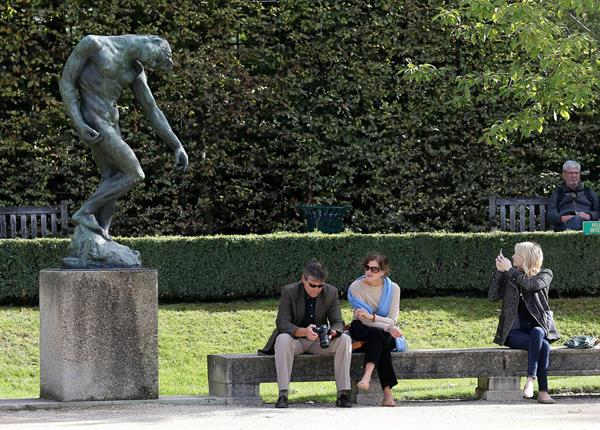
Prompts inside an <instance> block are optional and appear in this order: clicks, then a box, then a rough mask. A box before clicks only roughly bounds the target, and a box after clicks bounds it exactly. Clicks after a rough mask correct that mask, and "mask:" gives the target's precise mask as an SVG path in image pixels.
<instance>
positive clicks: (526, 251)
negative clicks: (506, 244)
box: [515, 242, 544, 277]
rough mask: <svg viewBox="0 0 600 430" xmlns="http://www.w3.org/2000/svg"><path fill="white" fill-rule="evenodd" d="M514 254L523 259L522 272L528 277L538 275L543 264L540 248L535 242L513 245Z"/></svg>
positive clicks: (542, 254)
mask: <svg viewBox="0 0 600 430" xmlns="http://www.w3.org/2000/svg"><path fill="white" fill-rule="evenodd" d="M515 254H517V255H518V256H519V257H522V258H523V270H524V271H525V274H526V275H527V276H529V277H532V276H535V275H537V274H538V273H540V270H541V269H542V263H543V262H544V253H543V252H542V247H541V246H540V245H539V244H538V243H535V242H521V243H517V244H516V245H515Z"/></svg>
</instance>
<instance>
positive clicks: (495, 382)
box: [475, 376, 523, 402]
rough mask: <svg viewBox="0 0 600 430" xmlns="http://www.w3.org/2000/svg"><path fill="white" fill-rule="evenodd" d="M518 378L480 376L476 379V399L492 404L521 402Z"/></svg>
mask: <svg viewBox="0 0 600 430" xmlns="http://www.w3.org/2000/svg"><path fill="white" fill-rule="evenodd" d="M520 382H521V378H520V377H519V376H504V377H493V376H489V377H488V376H480V377H479V378H477V388H476V389H475V395H476V396H477V398H478V399H482V400H489V401H492V402H509V401H519V400H523V393H522V392H521V389H520Z"/></svg>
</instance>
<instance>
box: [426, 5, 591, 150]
mask: <svg viewBox="0 0 600 430" xmlns="http://www.w3.org/2000/svg"><path fill="white" fill-rule="evenodd" d="M436 20H437V21H438V22H441V23H443V24H444V25H446V26H447V27H448V28H449V29H451V30H452V34H453V36H454V37H456V38H457V39H458V40H461V41H464V42H466V43H468V44H470V45H471V46H473V47H485V48H486V49H485V52H486V55H485V57H483V58H482V63H481V67H477V68H474V69H473V70H469V71H468V72H467V73H464V74H461V75H459V76H457V77H456V84H457V88H458V94H457V97H456V98H455V100H454V101H455V102H457V103H459V104H463V103H469V102H472V100H473V95H472V93H473V92H477V93H478V95H477V97H481V98H491V99H492V100H494V101H496V102H498V103H505V102H506V101H511V102H514V103H515V104H516V105H515V109H514V110H513V111H507V112H505V113H504V115H503V116H502V118H501V119H499V120H497V121H496V122H495V123H494V124H493V125H492V126H491V127H490V128H489V129H487V130H486V132H485V134H484V139H485V140H488V141H492V142H504V143H506V142H508V139H509V137H510V136H511V135H514V134H515V132H520V133H521V134H522V135H524V136H528V135H530V134H531V133H532V132H537V133H541V132H542V131H543V130H544V127H545V126H546V124H547V122H548V121H549V120H552V119H553V120H554V121H558V118H559V117H560V118H562V119H564V120H567V121H568V120H569V119H570V118H571V115H572V113H574V112H582V111H586V112H595V111H596V104H597V101H598V95H597V94H598V79H599V77H600V69H599V64H600V62H599V59H600V56H599V50H598V43H599V42H600V32H598V30H599V27H598V26H599V25H600V7H599V5H598V2H597V1H594V0H584V1H580V0H577V1H572V0H552V1H540V0H533V1H506V0H458V1H457V2H452V7H450V8H448V9H442V10H441V12H440V13H439V14H438V15H437V16H436ZM424 66H425V65H419V67H421V68H422V67H424Z"/></svg>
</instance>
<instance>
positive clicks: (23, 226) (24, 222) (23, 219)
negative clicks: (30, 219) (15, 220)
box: [19, 214, 27, 239]
mask: <svg viewBox="0 0 600 430" xmlns="http://www.w3.org/2000/svg"><path fill="white" fill-rule="evenodd" d="M19 218H20V219H21V237H22V238H23V239H27V215H23V214H21V215H19Z"/></svg>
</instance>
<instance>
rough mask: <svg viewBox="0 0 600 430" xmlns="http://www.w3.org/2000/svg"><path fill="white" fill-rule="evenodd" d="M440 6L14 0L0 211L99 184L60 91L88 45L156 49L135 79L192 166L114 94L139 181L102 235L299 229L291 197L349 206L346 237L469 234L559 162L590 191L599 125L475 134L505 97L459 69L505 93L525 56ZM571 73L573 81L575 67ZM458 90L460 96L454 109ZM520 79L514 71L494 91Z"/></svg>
mask: <svg viewBox="0 0 600 430" xmlns="http://www.w3.org/2000/svg"><path fill="white" fill-rule="evenodd" d="M444 4H445V2H443V1H441V0H426V1H419V2H414V1H406V0H386V1H377V2H372V1H366V0H360V1H354V2H348V1H344V0H333V1H323V0H318V1H296V0H281V1H279V2H276V3H273V2H271V3H265V4H261V3H260V2H258V1H252V2H249V1H244V0H234V1H229V2H217V1H203V2H198V1H195V0H181V1H178V2H175V3H174V2H170V1H166V0H140V1H130V0H127V1H120V2H109V1H107V0H98V1H95V2H87V1H84V2H72V1H71V2H56V1H50V0H35V1H33V0H12V1H11V2H10V6H9V7H8V6H7V7H8V9H6V10H5V12H2V13H3V14H4V19H2V21H1V22H0V40H1V41H2V43H0V71H1V72H0V136H1V140H0V172H1V174H0V206H12V205H25V204H33V205H43V204H47V203H57V202H58V201H60V200H63V199H64V200H68V201H70V203H71V204H70V209H71V213H72V212H73V211H74V210H75V209H76V208H78V207H79V206H80V205H81V203H82V202H83V201H84V200H85V199H86V198H87V197H88V196H89V195H91V193H92V192H93V191H94V189H95V187H96V186H97V183H98V173H97V170H96V167H95V164H94V162H93V159H92V156H91V154H90V151H89V149H88V148H86V147H84V145H83V144H82V143H81V141H80V140H79V139H78V138H77V137H76V136H75V134H74V132H73V130H72V127H71V125H70V124H69V121H68V118H67V117H66V115H65V114H64V113H63V110H62V104H61V100H60V96H59V92H58V80H59V78H60V74H61V70H62V67H63V65H64V63H65V61H66V58H67V56H68V55H69V53H70V52H71V50H72V49H73V47H74V46H75V44H76V43H77V42H78V41H79V40H80V39H81V38H82V37H83V36H85V35H87V34H125V33H154V34H158V35H160V36H163V37H165V38H166V39H167V40H168V41H169V42H170V43H171V45H172V48H173V54H174V60H175V66H174V73H173V74H172V75H170V76H169V77H164V76H159V75H157V74H155V73H152V72H150V73H149V84H150V86H151V88H152V89H153V92H154V95H155V96H156V100H157V101H158V103H159V106H160V107H161V109H162V110H163V111H164V113H165V115H166V116H167V118H168V119H169V121H170V123H171V125H172V126H173V129H174V131H175V132H176V134H177V135H178V136H179V137H180V139H181V141H182V142H183V144H184V146H185V147H186V150H187V151H188V153H189V155H190V170H189V171H188V172H187V173H186V174H184V175H179V174H176V173H175V172H174V169H173V167H172V166H173V159H172V156H171V154H169V153H168V151H167V147H166V146H165V145H164V144H162V143H161V142H160V140H159V138H158V137H157V136H156V134H155V133H154V132H153V131H152V130H151V127H150V124H149V121H148V120H147V119H146V118H145V117H144V115H143V114H142V112H141V110H140V108H139V106H138V104H137V103H136V102H135V101H134V100H133V97H132V96H131V94H130V92H128V91H125V92H124V96H123V98H122V99H121V101H120V112H121V120H120V121H121V130H122V132H123V138H124V140H125V141H126V142H128V143H129V144H130V145H131V146H132V148H133V149H134V150H135V151H136V153H137V156H138V158H139V159H140V162H141V165H142V167H143V168H144V170H145V172H146V181H145V183H144V184H143V185H140V186H138V187H137V188H135V189H134V190H132V191H131V192H129V193H128V194H127V196H126V197H125V198H123V199H121V201H120V202H119V207H118V208H117V214H116V216H115V222H114V224H113V226H112V230H111V232H112V233H113V234H115V235H124V236H145V235H186V236H189V235H199V234H221V233H225V234H235V233H261V234H262V233H270V232H275V231H301V230H302V229H303V223H302V220H301V219H300V215H299V210H298V209H297V205H299V204H303V203H312V204H348V205H351V206H352V208H353V209H352V211H351V214H350V216H349V217H348V218H347V220H346V221H347V225H350V226H351V228H352V230H353V231H356V232H363V233H370V232H379V233H388V232H395V233H398V232H407V231H434V230H447V231H481V230H487V228H488V226H487V225H486V224H487V221H486V219H487V217H486V215H485V214H486V207H487V199H486V198H487V195H489V194H490V193H497V194H500V195H504V196H518V195H546V194H548V193H549V192H550V190H551V188H552V187H554V186H555V185H557V184H558V182H559V179H558V173H557V172H559V171H560V166H561V164H562V162H564V159H565V158H566V157H568V158H575V159H578V160H579V161H581V162H582V163H583V165H584V169H590V171H591V172H592V175H591V176H590V177H589V179H590V180H591V182H592V185H594V184H598V175H599V174H600V162H599V159H598V156H597V155H596V154H600V148H599V145H600V143H599V142H598V140H597V139H596V136H597V135H598V134H599V132H600V130H599V129H598V128H599V127H600V125H599V124H600V121H598V118H597V116H593V115H589V116H582V115H574V114H573V113H571V114H570V116H571V121H570V122H569V123H566V124H565V123H564V122H562V121H559V122H556V123H552V124H548V125H546V126H545V133H544V135H543V136H541V137H539V138H536V139H535V141H534V140H531V139H523V140H519V141H514V142H511V146H510V147H509V148H499V147H493V146H489V145H487V144H485V143H483V142H480V141H479V138H480V136H481V135H482V133H483V132H484V127H486V125H489V124H492V123H495V122H496V121H497V120H499V119H500V118H504V117H505V116H506V114H507V112H511V111H512V110H511V109H514V108H515V104H514V102H511V101H510V100H509V99H510V97H508V95H507V96H506V97H492V96H490V93H489V92H485V91H484V89H485V88H483V89H482V88H480V86H474V82H475V81H474V79H475V77H474V76H475V75H473V77H471V74H474V73H477V72H478V71H481V70H483V71H485V70H489V73H488V75H489V77H488V78H487V81H486V82H487V83H485V85H487V86H489V87H490V88H495V85H496V82H498V83H499V84H502V83H503V82H505V81H503V80H502V79H501V78H502V76H504V75H502V76H498V74H497V73H495V70H496V69H495V67H496V65H497V64H504V63H503V62H502V63H498V61H497V60H498V59H505V60H506V61H508V60H510V59H511V58H512V56H515V55H518V56H524V55H525V54H524V53H523V52H521V51H523V50H522V49H517V50H515V53H513V50H512V49H507V48H506V47H505V46H504V45H502V44H501V43H499V42H498V43H495V44H493V45H491V46H487V45H486V46H482V45H481V44H480V43H478V44H477V45H472V44H471V43H470V42H469V43H466V42H465V41H464V38H462V37H451V36H449V35H448V32H447V30H446V27H445V26H444V24H445V23H446V21H447V20H446V21H444V22H442V21H443V20H437V21H434V20H433V18H434V17H435V16H436V15H437V14H438V13H439V8H440V7H441V6H443V5H444ZM482 4H483V3H482ZM2 10H4V9H0V11H2ZM457 14H458V12H457ZM456 16H459V15H456ZM464 31H465V32H466V31H467V29H465V30H464ZM469 31H471V30H469ZM472 31H475V30H472ZM465 34H467V33H465ZM501 36H502V37H504V36H505V35H498V36H497V37H496V39H499V38H500V37H501ZM489 38H490V36H488V39H489ZM492 39H493V40H496V39H494V37H492ZM578 40H579V39H578ZM583 42H584V41H582V42H581V43H583ZM586 43H588V42H587V41H586ZM590 43H591V42H589V43H588V45H589V44H590ZM576 46H577V45H576V44H575V45H574V48H576ZM586 46H587V45H586ZM574 48H573V51H574V52H573V53H572V55H573V56H575V55H577V53H576V52H575V51H576V50H575V49H574ZM565 49H566V48H565ZM586 49H587V48H586ZM590 49H591V48H590ZM577 58H578V57H577ZM592 58H593V57H590V61H591V60H592ZM574 59H575V57H574ZM503 61H504V60H503ZM573 61H575V60H573ZM422 64H431V65H432V67H429V68H428V67H422V66H419V65H422ZM433 67H435V69H434V68H433ZM590 67H591V66H590ZM594 67H595V66H594ZM581 72H582V73H584V72H585V73H584V74H583V75H581V76H579V75H578V74H573V76H572V77H571V78H572V79H577V80H578V81H577V82H579V80H581V79H583V78H584V77H585V76H589V73H588V72H586V71H585V70H582V71H581ZM565 73H567V71H564V73H563V75H564V74H565ZM430 75H431V76H430ZM510 76H511V77H512V76H513V74H511V75H510ZM429 77H430V78H429ZM517 78H518V79H517ZM456 79H458V80H459V82H462V86H461V92H462V93H463V94H468V95H469V97H468V99H469V102H468V103H467V102H466V101H464V102H462V103H461V104H460V105H456V104H453V103H452V101H453V100H454V101H456V97H455V96H456V94H455V93H456ZM561 79H563V78H561ZM531 82H533V81H532V80H531V79H529V78H528V77H527V76H525V75H522V74H516V75H515V79H514V83H513V84H512V87H514V86H515V85H519V86H522V87H523V86H527V85H530V83H531ZM592 82H593V81H590V85H591V84H592ZM573 85H575V83H573ZM512 87H511V88H512ZM553 88H556V91H559V90H560V89H561V88H562V87H561V80H560V79H559V80H558V81H557V82H556V85H554V86H553ZM574 88H575V87H574ZM577 88H579V87H577ZM582 88H587V87H582ZM566 90H567V88H566V87H565V89H564V91H566ZM561 91H562V90H561ZM569 91H570V90H569ZM561 94H562V93H561ZM563 111H564V112H571V109H569V108H568V106H567V108H566V109H565V110H563V109H558V108H557V109H556V112H557V115H559V116H561V115H562V116H565V115H564V114H562V113H561V112H563ZM536 118H537V117H536V116H532V119H531V121H532V124H534V125H537V123H536Z"/></svg>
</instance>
